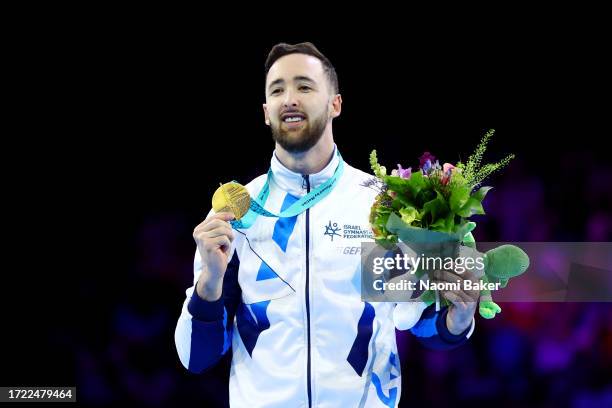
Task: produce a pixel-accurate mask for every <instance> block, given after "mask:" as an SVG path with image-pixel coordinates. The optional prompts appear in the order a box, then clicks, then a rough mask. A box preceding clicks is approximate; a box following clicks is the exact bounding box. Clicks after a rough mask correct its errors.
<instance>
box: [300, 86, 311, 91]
mask: <svg viewBox="0 0 612 408" xmlns="http://www.w3.org/2000/svg"><path fill="white" fill-rule="evenodd" d="M310 89H311V88H310V87H309V86H306V85H302V86H300V87H299V90H300V91H304V92H308V91H310Z"/></svg>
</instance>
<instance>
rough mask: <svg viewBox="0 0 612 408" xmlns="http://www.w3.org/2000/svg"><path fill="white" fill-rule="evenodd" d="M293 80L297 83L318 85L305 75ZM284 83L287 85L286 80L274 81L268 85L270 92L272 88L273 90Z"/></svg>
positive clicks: (295, 77)
mask: <svg viewBox="0 0 612 408" xmlns="http://www.w3.org/2000/svg"><path fill="white" fill-rule="evenodd" d="M293 80H294V81H296V82H297V81H305V82H310V83H311V84H316V82H315V81H314V80H313V79H312V78H309V77H307V76H304V75H298V76H294V77H293ZM284 83H285V80H284V79H282V78H279V79H276V80H274V81H272V82H271V83H270V85H268V90H270V88H272V87H273V86H274V85H278V84H284Z"/></svg>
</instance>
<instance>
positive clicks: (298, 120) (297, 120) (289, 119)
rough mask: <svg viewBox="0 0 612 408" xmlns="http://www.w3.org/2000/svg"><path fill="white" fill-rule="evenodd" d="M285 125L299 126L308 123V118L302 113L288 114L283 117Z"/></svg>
mask: <svg viewBox="0 0 612 408" xmlns="http://www.w3.org/2000/svg"><path fill="white" fill-rule="evenodd" d="M281 120H282V122H283V123H285V124H287V125H291V126H293V125H299V124H302V123H303V122H305V121H306V117H305V116H304V115H302V114H300V113H287V114H285V115H283V116H282V117H281Z"/></svg>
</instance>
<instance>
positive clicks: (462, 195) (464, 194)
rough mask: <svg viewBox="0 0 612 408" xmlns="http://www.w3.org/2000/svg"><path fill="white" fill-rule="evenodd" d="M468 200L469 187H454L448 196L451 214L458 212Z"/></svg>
mask: <svg viewBox="0 0 612 408" xmlns="http://www.w3.org/2000/svg"><path fill="white" fill-rule="evenodd" d="M469 198H470V189H469V187H467V186H465V187H456V188H455V189H453V191H452V193H451V196H450V208H451V210H452V211H453V212H455V213H456V212H458V211H459V210H460V209H461V208H462V207H463V206H464V205H465V203H467V201H468V199H469Z"/></svg>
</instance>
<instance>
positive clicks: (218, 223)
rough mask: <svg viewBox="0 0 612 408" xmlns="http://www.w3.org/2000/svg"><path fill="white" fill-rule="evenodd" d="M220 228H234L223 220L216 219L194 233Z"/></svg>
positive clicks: (197, 228) (199, 227)
mask: <svg viewBox="0 0 612 408" xmlns="http://www.w3.org/2000/svg"><path fill="white" fill-rule="evenodd" d="M220 227H227V228H232V227H231V225H230V223H229V222H227V221H223V220H219V219H214V220H212V221H210V222H207V223H206V224H203V225H201V226H198V227H196V229H195V230H194V231H193V232H194V233H196V232H206V231H211V230H213V229H215V228H220Z"/></svg>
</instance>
